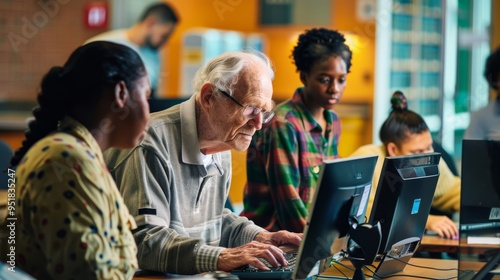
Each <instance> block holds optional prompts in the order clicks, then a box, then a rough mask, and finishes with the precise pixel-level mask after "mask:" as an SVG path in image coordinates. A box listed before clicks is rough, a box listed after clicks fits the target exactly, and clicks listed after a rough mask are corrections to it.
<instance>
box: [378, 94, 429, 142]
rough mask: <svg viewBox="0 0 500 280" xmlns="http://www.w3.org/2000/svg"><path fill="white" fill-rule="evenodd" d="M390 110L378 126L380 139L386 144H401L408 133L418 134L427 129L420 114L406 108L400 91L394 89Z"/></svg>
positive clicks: (405, 101) (406, 104)
mask: <svg viewBox="0 0 500 280" xmlns="http://www.w3.org/2000/svg"><path fill="white" fill-rule="evenodd" d="M391 105H392V112H391V113H390V114H389V117H388V118H387V119H386V120H385V121H384V123H383V124H382V127H381V128H380V132H379V137H380V141H382V143H384V145H386V146H387V144H388V143H391V142H392V143H395V144H396V145H397V146H399V145H401V143H403V141H405V140H406V138H407V137H408V135H409V134H419V133H422V132H424V131H428V130H429V127H428V126H427V124H426V123H425V121H424V119H423V118H422V116H420V115H419V114H417V113H415V112H414V111H411V110H408V102H407V100H406V97H405V95H404V94H403V93H402V92H401V91H396V92H394V93H393V94H392V96H391Z"/></svg>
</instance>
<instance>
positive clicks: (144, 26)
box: [85, 2, 179, 98]
mask: <svg viewBox="0 0 500 280" xmlns="http://www.w3.org/2000/svg"><path fill="white" fill-rule="evenodd" d="M178 22H179V17H178V16H177V14H176V13H175V11H174V10H173V9H172V7H170V6H169V5H168V4H166V3H163V2H161V3H154V4H152V5H150V6H149V7H148V8H147V9H146V10H145V11H144V12H143V14H142V15H141V17H140V19H139V21H138V22H137V23H136V24H134V25H133V26H131V27H130V28H127V29H118V30H111V31H108V32H104V33H101V34H99V35H97V36H94V37H92V38H90V39H88V40H87V41H86V42H85V43H88V42H92V41H97V40H104V41H112V42H116V43H120V44H124V45H126V46H129V47H131V48H132V49H134V50H135V51H137V52H138V53H139V55H140V56H141V58H142V60H143V62H144V65H145V66H146V70H147V72H148V76H149V80H150V82H151V89H152V95H151V97H152V98H156V97H158V83H159V79H160V73H161V62H162V59H161V57H160V49H161V47H162V46H164V45H165V44H166V43H167V41H168V39H169V37H170V35H172V33H173V32H174V30H175V27H176V26H177V24H178Z"/></svg>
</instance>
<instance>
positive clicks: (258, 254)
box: [217, 241, 288, 271]
mask: <svg viewBox="0 0 500 280" xmlns="http://www.w3.org/2000/svg"><path fill="white" fill-rule="evenodd" d="M283 254H284V253H283V251H282V250H281V249H279V248H278V247H276V246H274V245H271V244H265V243H262V242H257V241H252V242H250V243H247V244H245V245H243V246H240V247H236V248H228V249H225V250H223V251H222V252H221V253H220V255H219V259H218V260H217V269H218V270H222V271H231V270H234V269H237V268H239V267H241V266H244V265H252V266H254V267H255V268H257V269H260V270H269V268H268V267H267V266H266V265H265V264H264V263H262V262H261V261H260V260H259V258H263V259H265V260H266V261H267V262H268V263H269V264H271V265H272V266H273V267H280V266H285V265H288V262H287V261H286V259H285V257H284V255H283Z"/></svg>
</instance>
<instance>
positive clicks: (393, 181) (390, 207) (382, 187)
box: [370, 153, 440, 276]
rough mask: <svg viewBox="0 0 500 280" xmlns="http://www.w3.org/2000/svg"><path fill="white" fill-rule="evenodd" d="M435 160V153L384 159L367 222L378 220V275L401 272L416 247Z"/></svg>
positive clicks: (436, 164)
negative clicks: (380, 236) (379, 241)
mask: <svg viewBox="0 0 500 280" xmlns="http://www.w3.org/2000/svg"><path fill="white" fill-rule="evenodd" d="M439 160H440V154H439V153H429V154H419V155H408V156H394V157H387V158H385V161H384V165H383V167H382V173H381V174H380V181H379V183H378V186H377V191H376V193H375V200H374V202H373V207H372V212H371V215H370V223H371V224H373V223H375V222H377V221H378V222H380V225H381V228H382V241H381V244H380V247H379V248H380V249H379V253H380V254H382V255H383V256H384V260H383V261H382V262H381V264H380V265H379V267H378V269H377V274H378V275H379V276H382V275H387V274H391V273H394V272H398V271H401V270H402V269H403V268H404V266H405V264H404V262H405V261H408V260H409V259H410V258H411V257H412V256H413V253H414V252H415V250H416V248H417V247H418V245H419V242H420V240H421V238H422V235H423V233H424V230H425V224H426V223H427V218H428V216H429V211H430V209H431V205H432V200H433V198H434V192H435V190H436V184H437V181H438V178H439ZM394 259H399V260H400V261H394V262H392V261H391V260H394ZM384 261H386V262H385V263H384ZM401 261H403V262H401Z"/></svg>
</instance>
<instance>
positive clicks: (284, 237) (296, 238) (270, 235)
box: [254, 230, 304, 246]
mask: <svg viewBox="0 0 500 280" xmlns="http://www.w3.org/2000/svg"><path fill="white" fill-rule="evenodd" d="M303 236H304V234H302V233H294V232H289V231H286V230H280V231H277V232H267V231H262V232H259V233H258V234H257V236H255V239H254V240H255V241H259V242H262V243H266V244H273V245H274V246H280V245H283V244H291V245H296V246H299V245H300V242H302V237H303Z"/></svg>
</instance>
